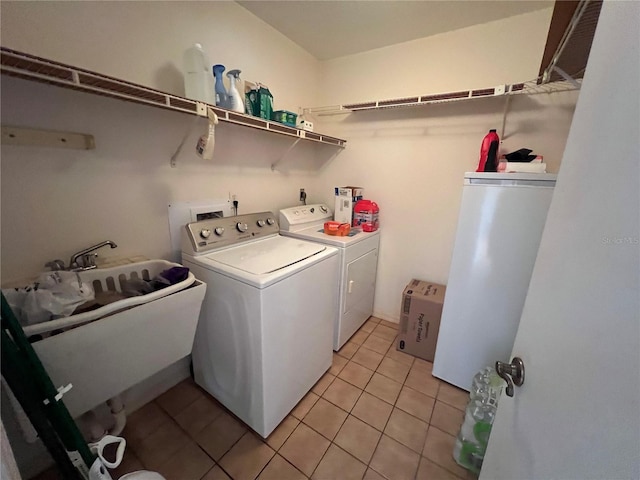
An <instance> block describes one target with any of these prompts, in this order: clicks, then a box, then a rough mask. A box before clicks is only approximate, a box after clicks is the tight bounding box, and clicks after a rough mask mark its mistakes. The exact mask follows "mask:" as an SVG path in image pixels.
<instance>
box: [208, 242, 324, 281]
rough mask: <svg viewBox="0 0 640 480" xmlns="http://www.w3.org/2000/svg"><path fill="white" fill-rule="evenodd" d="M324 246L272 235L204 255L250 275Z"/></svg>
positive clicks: (285, 264) (276, 267) (297, 259)
mask: <svg viewBox="0 0 640 480" xmlns="http://www.w3.org/2000/svg"><path fill="white" fill-rule="evenodd" d="M326 248H327V247H325V246H324V245H319V244H317V243H310V242H305V241H301V240H297V239H295V238H288V237H281V236H275V237H271V238H266V239H264V240H259V241H257V242H251V243H248V244H245V245H240V246H239V247H232V248H228V249H225V250H221V251H220V252H216V253H212V254H210V255H207V258H209V259H210V260H213V261H216V262H219V263H222V264H224V265H228V266H230V267H233V268H237V269H239V270H242V271H244V272H247V273H250V274H253V275H264V274H266V273H272V272H275V271H277V270H280V269H282V268H285V267H288V266H289V265H293V264H295V263H298V262H300V261H301V260H304V259H305V258H309V257H312V256H313V255H316V254H318V253H320V252H322V251H324V250H326Z"/></svg>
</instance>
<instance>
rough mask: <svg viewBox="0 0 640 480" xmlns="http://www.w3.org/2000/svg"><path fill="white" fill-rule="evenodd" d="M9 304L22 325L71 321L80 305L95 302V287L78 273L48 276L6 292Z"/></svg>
mask: <svg viewBox="0 0 640 480" xmlns="http://www.w3.org/2000/svg"><path fill="white" fill-rule="evenodd" d="M2 293H3V294H4V296H5V298H6V299H7V302H8V303H9V305H10V306H11V308H12V309H13V312H14V313H15V314H16V316H17V317H18V320H19V321H20V323H21V324H22V325H34V324H36V323H42V322H48V321H49V320H52V319H54V318H59V317H68V316H69V315H71V314H72V313H73V311H74V310H75V309H76V307H78V306H79V305H82V304H83V303H85V302H87V301H89V300H93V298H94V291H93V287H92V286H91V285H90V284H89V283H88V282H86V281H83V280H82V279H81V278H80V275H79V274H78V273H77V272H65V271H56V272H46V273H42V274H41V275H40V276H39V277H38V279H37V280H36V281H35V282H34V283H32V284H31V285H28V286H26V287H23V288H13V289H3V290H2Z"/></svg>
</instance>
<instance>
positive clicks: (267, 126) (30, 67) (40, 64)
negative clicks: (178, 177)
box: [0, 47, 347, 148]
mask: <svg viewBox="0 0 640 480" xmlns="http://www.w3.org/2000/svg"><path fill="white" fill-rule="evenodd" d="M0 72H1V73H2V74H3V75H9V76H13V77H18V78H23V79H26V80H32V81H36V82H40V83H46V84H50V85H56V86H59V87H63V88H67V89H71V90H79V91H83V92H89V93H92V94H95V95H102V96H107V97H111V98H117V99H120V100H125V101H128V102H134V103H139V104H143V105H149V106H153V107H158V108H164V109H167V110H173V111H176V112H182V113H189V114H192V115H200V116H205V117H206V116H207V113H206V111H207V108H206V107H207V106H209V107H211V108H213V110H214V111H215V112H216V115H218V119H219V120H220V121H223V122H227V123H231V124H234V125H241V126H243V127H249V128H253V129H258V130H263V131H268V132H273V133H276V134H279V135H286V136H289V137H295V138H298V139H301V140H306V141H311V142H316V143H323V144H326V145H332V146H335V147H339V148H345V146H346V143H347V141H346V140H343V139H340V138H336V137H332V136H329V135H323V134H320V133H315V132H307V131H304V130H299V129H297V128H293V127H288V126H286V125H283V124H281V123H278V122H272V121H270V120H265V119H262V118H257V117H253V116H251V115H245V114H243V113H238V112H233V111H231V110H226V109H224V108H220V107H216V106H213V105H207V104H205V103H202V102H197V101H195V100H190V99H188V98H183V97H179V96H177V95H171V94H169V93H166V92H161V91H159V90H155V89H152V88H148V87H144V86H141V85H137V84H135V83H131V82H127V81H124V80H120V79H118V78H114V77H110V76H107V75H103V74H100V73H96V72H92V71H90V70H85V69H81V68H78V67H73V66H70V65H65V64H63V63H59V62H55V61H53V60H47V59H45V58H41V57H36V56H34V55H30V54H27V53H22V52H18V51H16V50H11V49H9V48H5V47H0Z"/></svg>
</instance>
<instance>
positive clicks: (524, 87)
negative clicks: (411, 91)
mask: <svg viewBox="0 0 640 480" xmlns="http://www.w3.org/2000/svg"><path fill="white" fill-rule="evenodd" d="M579 88H580V81H575V80H571V81H557V82H552V83H544V84H543V83H540V82H539V80H538V79H536V80H532V81H529V82H523V83H515V84H512V85H507V84H504V85H498V86H496V87H490V88H480V89H475V90H458V91H455V92H445V93H436V94H428V95H416V96H412V97H402V98H393V99H385V100H371V101H365V102H358V103H349V104H343V105H329V106H323V107H309V108H304V109H303V110H304V112H305V113H310V114H312V115H318V116H320V117H322V116H330V115H344V114H349V113H356V112H363V111H368V110H384V109H389V108H406V107H419V106H426V105H433V104H438V103H450V102H460V101H469V100H476V99H479V98H487V97H507V98H509V97H510V96H512V95H515V94H520V95H535V94H541V93H555V92H565V91H571V90H578V89H579Z"/></svg>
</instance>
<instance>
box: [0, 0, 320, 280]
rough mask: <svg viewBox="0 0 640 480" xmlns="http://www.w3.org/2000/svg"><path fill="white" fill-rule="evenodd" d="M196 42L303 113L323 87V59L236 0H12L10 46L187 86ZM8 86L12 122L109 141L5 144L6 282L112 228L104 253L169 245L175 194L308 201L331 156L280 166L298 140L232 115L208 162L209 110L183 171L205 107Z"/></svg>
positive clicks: (172, 87)
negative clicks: (185, 60)
mask: <svg viewBox="0 0 640 480" xmlns="http://www.w3.org/2000/svg"><path fill="white" fill-rule="evenodd" d="M195 41H200V42H201V43H202V44H203V46H204V48H205V49H206V50H207V51H208V52H209V55H210V56H211V58H212V61H215V62H221V63H223V64H225V65H227V66H228V67H229V68H231V67H239V68H241V69H242V70H243V77H244V78H249V79H254V80H260V81H263V82H265V83H266V84H267V85H268V86H269V87H270V89H271V91H272V93H273V94H274V98H275V105H276V108H287V109H289V110H293V111H297V108H298V106H299V105H304V104H307V103H308V102H309V101H310V99H313V98H314V94H315V92H317V81H318V78H319V68H320V64H319V62H317V61H316V60H315V59H314V58H313V57H312V56H311V55H309V54H308V53H306V52H304V51H303V50H302V49H301V48H300V47H298V46H296V45H295V44H293V43H292V42H291V41H289V40H287V39H286V38H285V37H283V36H282V35H281V34H279V33H278V32H276V31H274V30H273V29H272V28H271V27H269V26H267V25H266V24H264V22H262V21H260V20H258V19H257V18H256V17H254V16H253V15H251V14H249V13H248V12H247V11H246V10H244V9H243V8H241V7H240V6H238V5H237V4H235V3H232V2H206V3H204V2H203V3H200V2H195V3H189V4H188V8H187V4H185V3H182V2H175V3H174V2H114V3H109V2H15V3H14V2H3V3H2V45H3V46H6V47H10V48H14V49H16V50H20V51H25V52H29V53H32V54H36V55H41V56H43V57H48V58H52V59H55V60H59V61H62V62H67V63H70V64H74V65H78V66H82V67H85V68H89V69H93V70H96V71H100V72H103V73H107V74H111V75H116V76H120V77H122V78H125V79H128V80H131V81H134V82H138V83H140V84H144V85H148V86H151V87H156V88H160V89H164V90H167V91H170V92H172V93H176V94H183V85H182V77H181V74H180V72H179V68H180V65H181V58H182V57H181V56H182V52H183V50H184V49H185V48H186V47H187V46H189V45H190V44H191V43H193V42H195ZM294 73H295V75H296V78H297V81H295V82H293V81H291V77H292V76H293V74H294ZM245 75H246V76H245ZM2 86H3V88H2V123H3V124H5V125H21V126H27V127H32V128H47V129H53V130H61V131H77V132H84V133H90V134H92V135H94V136H95V138H96V144H97V148H96V150H95V151H88V152H81V151H73V150H56V149H42V148H30V147H9V146H3V147H2V226H3V227H4V228H3V229H2V281H3V282H7V281H11V280H15V279H22V278H25V277H28V276H31V275H34V274H36V273H38V272H39V271H41V269H42V267H43V265H44V263H45V262H46V261H48V260H51V259H53V258H61V259H63V260H65V261H67V260H68V257H69V256H70V255H71V254H72V253H74V252H75V251H78V250H79V249H81V248H84V247H86V246H89V245H92V244H94V243H96V242H99V241H102V240H104V239H107V238H109V239H111V240H113V241H115V242H116V243H117V244H118V246H119V247H118V249H116V250H109V249H107V250H102V251H101V252H99V253H100V255H103V256H114V257H121V256H125V257H126V256H130V254H142V255H146V256H148V257H166V256H167V255H168V252H169V237H168V224H167V204H168V203H169V202H172V201H182V200H199V199H211V198H228V197H229V193H233V194H235V195H237V199H238V201H239V202H240V213H243V212H244V213H247V212H252V211H260V210H277V209H279V208H282V207H286V206H291V205H293V204H296V203H297V201H298V192H299V189H300V188H307V189H309V188H310V186H311V183H312V181H314V176H315V173H316V172H317V169H318V167H319V166H320V165H321V164H322V162H323V160H324V161H326V160H327V159H328V158H330V156H331V151H330V149H326V148H321V147H316V146H315V144H312V145H309V143H307V142H304V145H303V144H300V145H299V146H297V147H296V149H295V150H294V152H292V154H291V155H288V156H287V157H286V158H285V160H284V161H283V162H282V163H281V164H280V165H279V167H278V168H279V170H278V171H276V172H272V171H271V169H270V166H271V164H272V163H273V162H275V161H277V160H279V159H280V158H281V156H282V155H283V154H284V153H285V152H286V150H287V149H288V147H289V146H290V145H291V143H292V142H293V140H291V139H289V138H288V137H280V136H274V135H272V134H271V135H269V134H264V133H262V132H259V131H256V130H252V129H246V128H243V127H237V126H230V125H228V124H227V125H220V126H219V127H218V129H217V133H218V135H217V141H216V154H215V159H214V161H213V162H211V163H206V162H204V161H202V160H200V159H199V158H197V157H196V155H195V153H194V147H195V144H196V140H197V137H198V136H199V135H200V134H202V133H204V131H205V128H206V122H204V121H202V120H201V121H199V123H198V127H197V128H196V132H194V133H193V134H192V136H191V138H190V139H189V140H188V141H187V143H186V145H185V149H184V151H183V153H182V154H181V156H180V157H179V159H178V168H175V169H171V168H169V158H170V157H171V155H172V154H173V152H174V151H175V149H176V148H177V146H178V144H179V142H180V140H181V138H182V136H183V134H184V132H185V131H186V130H187V128H189V126H191V125H192V124H193V122H194V118H193V117H192V116H189V115H181V114H176V113H173V112H165V111H162V110H158V109H153V108H148V107H141V106H139V105H133V104H127V103H124V102H118V101H114V100H111V99H106V98H100V97H95V96H91V95H86V94H78V93H76V92H71V91H64V90H61V89H58V88H55V87H50V86H44V85H39V84H33V83H32V82H24V81H21V80H16V79H13V78H7V77H3V79H2ZM273 137H276V138H273ZM316 158H318V159H319V160H318V162H316ZM34 232H37V233H34Z"/></svg>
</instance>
